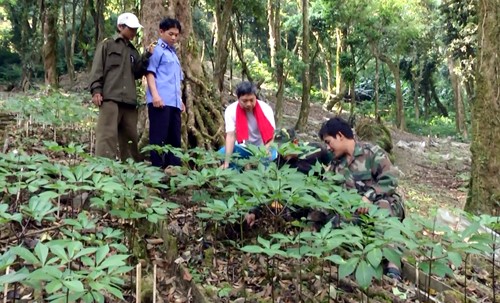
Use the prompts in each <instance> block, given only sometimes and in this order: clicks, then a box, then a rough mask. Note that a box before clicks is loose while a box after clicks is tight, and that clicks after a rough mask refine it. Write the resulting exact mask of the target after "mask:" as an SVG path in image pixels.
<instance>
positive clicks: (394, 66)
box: [379, 54, 406, 130]
mask: <svg viewBox="0 0 500 303" xmlns="http://www.w3.org/2000/svg"><path fill="white" fill-rule="evenodd" d="M379 58H380V61H382V62H384V63H385V64H387V67H389V69H390V70H391V72H392V74H393V76H394V82H395V83H396V127H397V128H398V129H400V130H405V128H406V125H405V114H404V104H403V93H402V91H401V77H400V75H399V59H396V60H394V61H392V60H391V58H389V57H388V56H386V55H384V54H380V57H379Z"/></svg>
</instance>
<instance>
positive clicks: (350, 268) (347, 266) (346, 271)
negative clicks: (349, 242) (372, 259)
mask: <svg viewBox="0 0 500 303" xmlns="http://www.w3.org/2000/svg"><path fill="white" fill-rule="evenodd" d="M358 262H359V258H358V257H354V258H350V259H349V260H347V261H346V262H345V263H343V264H340V265H339V279H343V278H345V277H347V276H348V275H350V274H352V273H353V272H354V270H355V269H356V265H358Z"/></svg>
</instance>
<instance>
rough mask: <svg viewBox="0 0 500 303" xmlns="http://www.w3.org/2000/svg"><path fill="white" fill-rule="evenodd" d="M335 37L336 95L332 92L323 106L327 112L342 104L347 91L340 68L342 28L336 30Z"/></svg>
mask: <svg viewBox="0 0 500 303" xmlns="http://www.w3.org/2000/svg"><path fill="white" fill-rule="evenodd" d="M335 37H336V39H337V51H336V54H335V95H333V94H332V92H330V93H329V94H328V98H327V99H326V101H325V103H324V104H323V107H324V108H325V109H326V110H331V109H332V108H333V106H334V105H335V104H336V103H338V102H342V100H343V98H344V95H345V91H346V85H345V83H344V81H343V79H342V71H341V67H340V55H341V54H342V53H343V52H344V33H343V31H342V30H341V29H340V28H336V29H335ZM327 68H328V67H327ZM330 68H331V67H330ZM327 71H328V70H327ZM332 91H333V90H332Z"/></svg>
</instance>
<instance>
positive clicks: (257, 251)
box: [241, 245, 264, 254]
mask: <svg viewBox="0 0 500 303" xmlns="http://www.w3.org/2000/svg"><path fill="white" fill-rule="evenodd" d="M241 250H242V251H244V252H247V253H252V254H261V253H262V252H264V249H262V247H260V246H258V245H247V246H243V247H242V248H241Z"/></svg>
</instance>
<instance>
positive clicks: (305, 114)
mask: <svg viewBox="0 0 500 303" xmlns="http://www.w3.org/2000/svg"><path fill="white" fill-rule="evenodd" d="M309 38H310V31H309V1H308V0H302V61H303V64H304V70H303V72H302V103H301V105H300V112H299V118H298V120H297V124H296V125H295V128H296V129H297V130H299V131H300V130H303V129H304V128H305V126H306V125H307V120H308V118H309V108H310V100H309V97H310V89H311V63H310V60H309Z"/></svg>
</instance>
